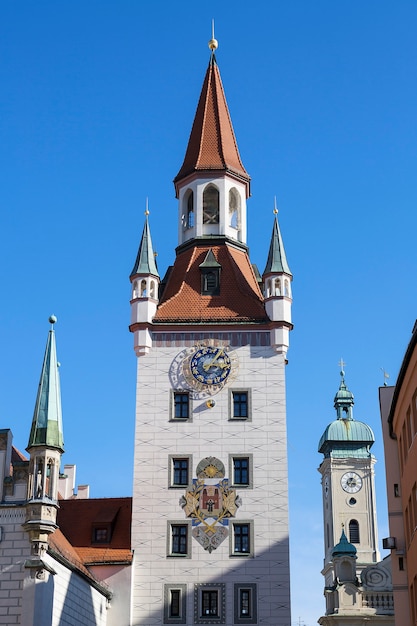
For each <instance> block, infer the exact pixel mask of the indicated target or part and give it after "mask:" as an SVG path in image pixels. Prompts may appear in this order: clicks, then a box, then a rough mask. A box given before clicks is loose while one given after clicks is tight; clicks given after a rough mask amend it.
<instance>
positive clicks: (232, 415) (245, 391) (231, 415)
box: [229, 388, 252, 422]
mask: <svg viewBox="0 0 417 626" xmlns="http://www.w3.org/2000/svg"><path fill="white" fill-rule="evenodd" d="M235 394H236V395H237V394H246V407H247V410H246V413H247V415H246V416H242V415H235V399H234V396H235ZM229 421H232V422H251V421H252V394H251V390H250V389H248V388H245V389H243V388H242V389H229Z"/></svg>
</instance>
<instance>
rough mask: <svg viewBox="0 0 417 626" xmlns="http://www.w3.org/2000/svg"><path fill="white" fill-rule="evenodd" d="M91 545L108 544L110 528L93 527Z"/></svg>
mask: <svg viewBox="0 0 417 626" xmlns="http://www.w3.org/2000/svg"><path fill="white" fill-rule="evenodd" d="M92 543H110V527H109V526H102V527H101V528H100V527H93V537H92Z"/></svg>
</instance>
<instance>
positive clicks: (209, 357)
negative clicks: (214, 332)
mask: <svg viewBox="0 0 417 626" xmlns="http://www.w3.org/2000/svg"><path fill="white" fill-rule="evenodd" d="M171 369H172V370H173V371H174V370H175V369H176V376H175V377H172V378H173V382H174V381H175V378H176V379H177V381H178V382H177V383H176V384H174V386H175V387H177V388H179V387H181V386H184V387H187V388H188V389H190V390H191V391H192V392H193V393H194V395H195V396H203V397H204V396H207V395H213V394H215V393H217V392H218V391H220V390H221V389H222V388H223V387H224V385H226V384H227V383H229V382H230V381H232V380H234V379H235V377H236V375H237V371H238V359H237V355H236V354H235V352H233V351H231V350H230V349H229V347H228V346H218V345H217V346H216V345H211V344H210V343H209V342H207V343H200V344H198V345H196V346H194V347H193V348H190V349H188V350H184V351H182V352H181V353H180V354H179V355H178V356H177V358H176V359H175V360H174V363H173V367H172V368H171Z"/></svg>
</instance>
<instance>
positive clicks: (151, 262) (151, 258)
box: [130, 209, 159, 278]
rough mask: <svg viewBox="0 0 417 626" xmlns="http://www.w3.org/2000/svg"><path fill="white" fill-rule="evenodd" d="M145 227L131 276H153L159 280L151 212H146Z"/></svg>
mask: <svg viewBox="0 0 417 626" xmlns="http://www.w3.org/2000/svg"><path fill="white" fill-rule="evenodd" d="M145 215H146V218H145V226H144V227H143V233H142V239H141V242H140V246H139V250H138V255H137V257H136V261H135V265H134V266H133V270H132V272H131V274H130V275H131V276H135V274H152V276H156V277H157V278H159V273H158V268H157V267H156V262H155V254H154V251H153V248H152V239H151V231H150V229H149V224H148V215H149V211H148V209H146V211H145Z"/></svg>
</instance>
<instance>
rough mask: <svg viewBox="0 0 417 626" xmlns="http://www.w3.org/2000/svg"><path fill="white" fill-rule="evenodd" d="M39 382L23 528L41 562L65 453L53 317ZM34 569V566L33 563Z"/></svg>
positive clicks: (51, 528)
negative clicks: (62, 456)
mask: <svg viewBox="0 0 417 626" xmlns="http://www.w3.org/2000/svg"><path fill="white" fill-rule="evenodd" d="M49 321H50V323H51V329H50V331H49V333H48V339H47V342H46V350H45V356H44V360H43V365H42V371H41V377H40V381H39V388H38V394H37V398H36V403H35V411H34V414H33V420H32V428H31V431H30V436H29V443H28V446H27V448H26V449H27V451H28V452H29V455H30V460H29V482H28V496H27V497H28V501H27V507H26V521H25V524H24V528H25V530H26V531H28V533H29V537H30V541H31V543H32V554H33V555H35V556H36V557H38V558H40V557H41V556H42V555H43V553H44V552H45V550H46V548H47V545H48V536H49V535H50V534H51V533H52V532H53V531H54V530H55V529H56V528H57V525H56V509H57V507H58V478H59V468H60V463H61V455H62V453H63V452H64V439H63V434H62V410H61V390H60V384H59V373H58V367H59V363H58V360H57V357H56V346H55V332H54V324H55V323H56V321H57V319H56V317H55V316H54V315H51V317H50V318H49ZM35 566H36V567H37V564H36V563H35Z"/></svg>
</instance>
